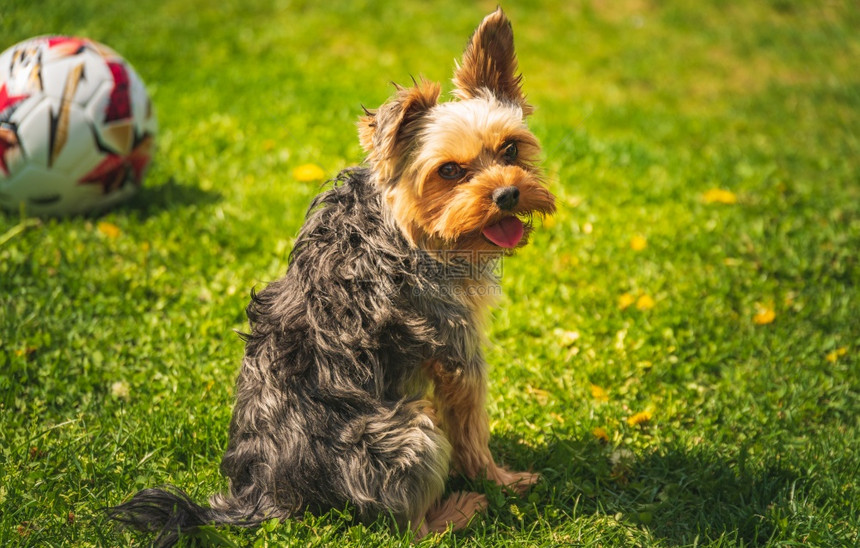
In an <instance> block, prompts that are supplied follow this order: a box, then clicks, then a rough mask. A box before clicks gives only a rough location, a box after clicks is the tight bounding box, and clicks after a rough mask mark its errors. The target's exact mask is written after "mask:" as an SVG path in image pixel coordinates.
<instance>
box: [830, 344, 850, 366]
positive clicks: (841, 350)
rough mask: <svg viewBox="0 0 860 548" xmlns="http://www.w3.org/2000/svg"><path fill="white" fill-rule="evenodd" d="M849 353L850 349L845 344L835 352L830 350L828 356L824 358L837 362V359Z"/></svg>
mask: <svg viewBox="0 0 860 548" xmlns="http://www.w3.org/2000/svg"><path fill="white" fill-rule="evenodd" d="M847 353H848V349H847V348H845V347H844V346H843V347H841V348H837V349H836V350H834V351H833V352H829V353H828V354H827V356H825V357H824V359H826V360H827V361H829V362H830V363H836V361H837V360H838V359H839V358H841V357H842V356H844V355H845V354H847Z"/></svg>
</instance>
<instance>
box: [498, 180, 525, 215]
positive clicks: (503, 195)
mask: <svg viewBox="0 0 860 548" xmlns="http://www.w3.org/2000/svg"><path fill="white" fill-rule="evenodd" d="M519 200H520V189H518V188H517V187H515V186H503V187H499V188H497V189H496V190H494V191H493V202H494V203H495V204H496V205H497V206H499V209H501V210H503V211H510V210H512V209H513V208H515V207H517V202H519Z"/></svg>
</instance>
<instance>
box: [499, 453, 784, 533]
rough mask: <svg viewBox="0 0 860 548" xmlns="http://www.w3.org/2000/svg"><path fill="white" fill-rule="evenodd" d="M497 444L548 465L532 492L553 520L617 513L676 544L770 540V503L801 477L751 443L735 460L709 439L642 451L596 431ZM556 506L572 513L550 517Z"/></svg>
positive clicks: (523, 459)
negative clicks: (584, 436) (750, 452)
mask: <svg viewBox="0 0 860 548" xmlns="http://www.w3.org/2000/svg"><path fill="white" fill-rule="evenodd" d="M493 450H494V453H496V454H497V455H498V456H499V459H498V460H500V461H502V462H505V463H506V464H509V465H510V466H511V467H512V468H523V469H524V468H529V467H531V468H532V469H533V470H535V471H539V472H541V474H542V481H541V482H540V483H539V484H538V485H537V486H535V488H534V490H533V492H532V494H531V495H530V496H529V499H528V500H529V503H530V504H533V505H534V506H533V507H534V509H535V510H536V512H537V515H536V516H534V517H535V518H538V517H540V519H544V520H547V521H548V523H547V525H548V526H550V527H553V526H560V525H562V524H563V523H564V522H566V521H569V519H570V518H571V517H573V518H581V517H588V516H604V517H611V518H613V519H617V520H619V521H621V522H623V523H626V524H628V525H632V526H635V527H638V528H640V529H642V530H643V531H647V532H648V533H649V534H650V536H652V537H654V538H657V539H664V540H666V541H669V542H670V543H673V544H694V543H696V542H702V541H708V540H715V539H718V538H720V537H725V538H726V539H727V540H731V541H733V542H738V543H743V544H749V545H757V544H763V543H765V542H766V541H767V540H768V538H769V537H770V536H771V535H772V534H773V525H772V520H770V519H768V518H767V515H768V514H769V510H770V509H771V508H772V507H773V506H778V505H781V504H783V503H785V502H786V501H788V500H790V498H791V493H792V490H793V488H794V484H795V483H796V482H797V480H798V479H799V478H798V476H797V475H795V474H793V473H791V472H789V471H788V470H786V469H785V468H782V467H780V466H779V465H778V464H775V463H765V464H764V465H762V464H761V463H757V464H756V465H752V464H750V463H748V462H747V459H746V456H745V452H744V450H741V451H739V455H738V456H735V457H733V458H732V459H731V460H729V459H727V458H725V457H724V456H721V455H719V454H717V453H716V452H714V451H712V450H711V449H710V448H709V447H708V446H707V443H706V442H705V443H703V444H702V445H701V446H700V447H697V448H695V449H693V450H686V449H681V448H670V449H668V450H664V451H661V452H656V451H655V452H651V453H645V454H638V453H635V452H633V451H631V450H627V449H623V448H616V447H612V446H610V445H608V444H603V443H601V442H600V441H598V440H596V439H594V440H587V441H586V440H576V439H560V438H559V439H556V440H554V441H552V442H550V443H548V444H547V445H546V446H543V447H539V448H527V447H524V446H522V445H520V444H518V443H517V442H516V441H515V440H513V439H512V438H508V437H506V436H501V437H498V438H494V440H493ZM529 453H530V454H529ZM529 458H530V459H531V460H529ZM529 462H531V463H532V464H531V466H529V465H528V463H529ZM556 509H557V510H561V511H563V514H565V515H561V516H559V517H558V518H552V517H548V516H552V515H555V514H557V511H556ZM526 510H527V509H526ZM502 513H504V510H500V514H502ZM499 517H500V519H504V518H503V517H502V516H501V515H500V516H499Z"/></svg>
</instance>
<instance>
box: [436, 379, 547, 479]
mask: <svg viewBox="0 0 860 548" xmlns="http://www.w3.org/2000/svg"><path fill="white" fill-rule="evenodd" d="M425 369H426V370H427V371H428V373H429V374H430V376H431V378H433V380H434V383H435V389H434V398H435V399H436V404H437V407H438V410H437V412H438V413H439V414H440V415H441V419H442V426H443V429H444V431H445V433H446V434H447V435H448V440H449V441H450V442H451V446H452V448H453V454H452V463H453V465H454V468H455V469H456V470H457V471H458V472H460V473H461V474H463V475H464V476H466V477H468V478H478V477H481V476H486V477H487V479H490V480H492V481H494V482H495V483H497V484H499V485H502V486H505V487H510V488H512V489H514V490H515V491H517V492H518V493H520V494H522V493H524V492H525V491H526V490H528V489H529V487H531V486H532V485H534V484H535V483H536V482H537V480H538V479H539V478H540V476H538V475H537V474H533V473H531V472H513V471H511V470H508V469H507V468H504V467H502V466H498V465H496V463H495V461H494V460H493V455H492V454H491V453H490V447H489V441H490V425H489V417H488V416H487V412H486V409H485V406H484V404H485V402H486V396H487V380H486V372H485V371H486V368H485V366H484V365H483V364H480V366H479V367H474V368H472V369H471V370H470V371H466V370H464V369H456V370H453V371H452V370H448V369H446V368H445V366H444V365H443V364H441V363H439V362H430V363H428V364H426V365H425Z"/></svg>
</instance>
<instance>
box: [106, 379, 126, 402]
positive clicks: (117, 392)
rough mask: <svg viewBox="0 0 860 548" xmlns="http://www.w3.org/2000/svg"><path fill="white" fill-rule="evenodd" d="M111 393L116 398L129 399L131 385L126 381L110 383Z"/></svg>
mask: <svg viewBox="0 0 860 548" xmlns="http://www.w3.org/2000/svg"><path fill="white" fill-rule="evenodd" d="M110 393H111V395H112V396H113V397H115V398H120V399H123V400H127V399H128V393H129V386H128V383H127V382H125V381H116V382H115V383H113V384H112V385H110Z"/></svg>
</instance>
